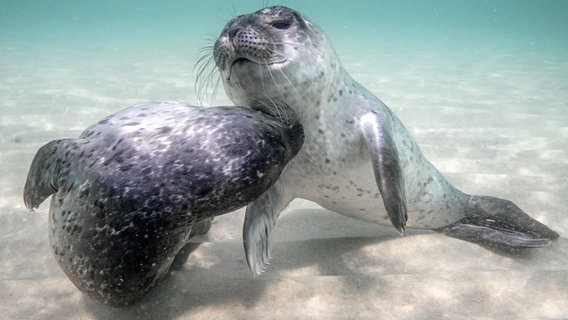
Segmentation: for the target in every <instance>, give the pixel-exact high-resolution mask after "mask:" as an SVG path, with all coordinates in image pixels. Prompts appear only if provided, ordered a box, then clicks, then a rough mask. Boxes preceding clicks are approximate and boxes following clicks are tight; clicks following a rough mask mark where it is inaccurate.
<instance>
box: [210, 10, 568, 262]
mask: <svg viewBox="0 0 568 320" xmlns="http://www.w3.org/2000/svg"><path fill="white" fill-rule="evenodd" d="M213 57H214V59H215V62H216V65H217V68H218V70H219V71H220V73H221V77H222V81H223V85H224V88H225V91H226V93H227V95H228V96H229V97H230V99H231V100H232V101H233V102H234V103H235V104H237V105H251V104H262V103H263V102H266V101H277V102H279V103H282V104H285V105H288V106H290V107H291V108H293V109H294V111H295V112H296V114H298V116H299V119H300V122H301V123H302V125H303V126H304V130H305V143H304V145H303V147H302V149H301V151H300V152H299V154H298V155H297V157H295V158H294V159H293V160H292V161H291V163H290V165H289V170H287V171H286V172H285V173H284V174H283V175H282V176H281V178H280V179H279V180H278V181H277V183H276V184H275V185H274V186H273V187H272V188H270V189H269V190H268V191H267V192H266V193H265V194H264V195H263V196H262V197H261V198H259V199H258V200H257V201H255V202H253V203H252V204H251V205H249V206H248V208H247V212H246V217H245V225H244V234H243V237H244V245H245V250H246V252H247V261H248V262H249V266H250V267H251V269H252V270H253V271H254V272H256V273H259V272H261V271H262V270H263V267H264V265H265V264H266V263H267V261H268V259H269V258H270V234H271V232H272V230H273V228H274V225H275V221H276V220H277V218H278V215H279V214H280V212H281V211H282V210H283V209H284V208H285V207H286V206H287V205H288V203H289V202H290V201H291V200H293V199H294V198H304V199H308V200H312V201H314V202H316V203H318V204H320V205H322V206H323V207H325V208H327V209H330V210H332V211H335V212H337V213H340V214H343V215H346V216H349V217H353V218H356V219H359V220H363V221H369V222H373V223H378V224H382V225H385V224H392V225H394V227H395V228H396V229H397V230H399V231H400V232H401V233H402V231H403V230H404V229H405V227H406V226H408V227H412V228H426V229H432V230H436V231H438V232H442V233H444V234H447V235H449V236H452V237H456V238H460V239H464V240H468V241H475V242H485V243H489V244H493V245H498V246H506V247H540V246H545V245H548V244H549V243H550V241H551V240H552V239H555V238H557V237H558V234H557V233H555V232H554V231H552V230H550V229H549V228H548V227H546V226H545V225H543V224H541V223H539V222H538V221H536V220H534V219H532V218H531V217H529V216H528V215H527V214H526V213H524V212H523V211H522V210H521V209H519V208H518V207H517V206H515V205H514V204H513V203H512V202H510V201H507V200H503V199H498V198H494V197H488V196H475V195H468V194H465V193H463V192H461V191H459V190H457V189H456V188H455V187H453V186H452V185H451V184H450V183H448V181H446V179H445V178H444V177H443V176H442V174H441V173H440V172H439V171H438V170H437V169H436V168H435V167H434V166H433V165H432V164H431V163H430V162H429V161H428V160H427V159H426V158H425V157H424V156H423V154H422V152H421V151H420V148H419V147H418V145H417V144H416V142H415V141H414V139H413V138H412V137H411V135H410V134H409V132H408V131H407V129H406V128H405V127H404V125H403V124H402V122H401V121H400V120H399V119H398V118H397V117H396V115H395V114H394V113H393V112H392V111H391V110H390V109H389V108H388V107H387V106H386V105H385V104H384V103H383V102H382V101H381V100H379V99H378V98H377V97H376V96H374V95H373V94H372V93H371V92H369V91H368V90H367V89H365V88H364V87H363V86H362V85H360V84H359V83H357V82H356V81H355V80H353V79H352V78H351V76H350V75H349V74H348V73H347V71H346V70H345V69H344V68H343V66H342V64H341V62H340V61H339V59H338V58H337V56H336V53H335V50H334V48H333V46H332V44H331V42H330V41H329V39H328V38H327V37H326V35H325V33H324V32H323V31H322V30H321V29H320V28H319V27H318V26H317V25H315V24H314V23H313V22H311V21H310V20H309V19H307V18H306V17H304V16H303V15H302V14H300V13H299V12H296V11H294V10H292V9H289V8H286V7H280V6H277V7H268V8H264V9H262V10H260V11H258V12H255V13H252V14H248V15H243V16H239V17H236V18H234V19H233V20H231V21H230V22H228V23H227V25H226V26H225V28H224V30H223V31H222V32H221V35H220V36H219V38H218V39H217V41H216V43H215V47H214V54H213ZM259 83H260V84H261V85H258V84H259ZM267 216H268V217H270V218H267ZM265 235H268V236H265Z"/></svg>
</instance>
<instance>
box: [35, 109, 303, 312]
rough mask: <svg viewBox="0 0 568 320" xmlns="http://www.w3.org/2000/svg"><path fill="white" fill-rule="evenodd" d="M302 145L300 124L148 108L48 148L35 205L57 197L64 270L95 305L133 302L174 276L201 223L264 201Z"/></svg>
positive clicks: (241, 113) (56, 230)
mask: <svg viewBox="0 0 568 320" xmlns="http://www.w3.org/2000/svg"><path fill="white" fill-rule="evenodd" d="M302 143H303V131H302V127H301V125H300V124H299V123H298V122H297V121H296V120H295V119H294V118H293V117H287V118H279V117H274V116H270V115H267V114H265V113H262V112H260V111H255V110H251V109H245V108H239V107H212V108H199V107H192V106H187V105H183V104H181V103H177V102H150V103H143V104H139V105H135V106H132V107H129V108H126V109H124V110H122V111H120V112H118V113H116V114H114V115H111V116H109V117H107V118H106V119H104V120H102V121H100V122H99V123H97V124H95V125H92V126H91V127H89V128H88V129H86V130H85V131H84V132H83V133H82V134H81V136H80V137H79V138H78V139H63V140H55V141H52V142H49V143H47V144H46V145H44V146H43V147H41V148H40V149H39V151H38V152H37V154H36V155H35V158H34V160H33V162H32V164H31V168H30V171H29V174H28V178H27V181H26V185H25V187H24V201H25V204H26V206H27V207H28V208H29V209H33V208H37V207H38V206H39V204H40V203H41V202H43V201H44V200H45V199H46V198H47V197H48V196H49V195H52V194H53V197H52V200H51V205H50V209H49V211H50V212H49V227H50V233H49V236H50V237H49V238H50V243H51V247H52V250H53V254H54V255H55V257H56V259H57V262H58V263H59V266H60V267H61V268H62V269H63V271H64V272H65V273H66V274H67V276H68V277H69V278H70V279H71V281H72V282H73V283H74V284H75V286H77V287H78V288H79V289H80V290H81V291H82V292H84V293H85V294H87V295H88V296H89V297H90V298H92V299H94V300H96V301H98V302H100V303H103V304H106V305H110V306H124V305H127V304H130V303H132V302H134V301H135V300H137V299H138V298H140V297H141V296H143V295H144V294H145V293H146V292H147V291H148V290H149V289H150V288H151V287H152V286H153V285H154V284H155V283H156V282H157V281H158V280H159V279H160V278H161V277H162V276H163V275H164V274H165V273H166V272H167V270H168V268H169V266H170V264H171V263H172V260H173V258H174V257H175V256H176V254H177V253H178V251H179V250H180V249H181V248H182V247H183V246H184V245H185V244H186V243H187V241H188V238H189V235H190V232H191V230H192V227H193V226H196V225H197V226H198V227H200V228H201V229H202V230H201V232H205V231H206V230H207V227H208V225H209V223H210V222H209V218H211V217H213V216H216V215H220V214H224V213H227V212H230V211H233V210H235V209H237V208H240V207H243V206H245V205H246V204H247V203H249V202H251V201H253V200H255V199H256V198H258V197H259V196H260V195H261V194H262V193H263V192H264V191H266V190H267V189H268V188H269V187H270V186H271V185H272V184H273V183H274V182H275V181H276V179H277V178H278V176H279V175H280V173H281V172H282V170H283V168H284V167H285V165H286V163H287V162H288V161H289V160H290V159H291V158H292V157H293V156H294V155H295V154H296V153H297V152H298V150H299V149H300V146H301V145H302ZM194 230H195V229H194ZM193 233H195V231H194V232H192V234H193ZM188 285H190V284H188Z"/></svg>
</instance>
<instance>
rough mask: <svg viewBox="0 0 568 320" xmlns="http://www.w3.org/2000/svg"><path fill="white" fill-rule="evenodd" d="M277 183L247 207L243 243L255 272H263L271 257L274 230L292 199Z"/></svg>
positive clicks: (247, 257) (250, 265)
mask: <svg viewBox="0 0 568 320" xmlns="http://www.w3.org/2000/svg"><path fill="white" fill-rule="evenodd" d="M277 184H278V182H277V183H276V184H275V185H273V186H272V187H271V188H270V189H268V190H267V191H266V192H265V193H264V194H263V195H262V196H260V198H258V199H257V200H256V201H254V202H253V203H251V204H250V205H249V206H247V209H246V213H245V222H244V225H243V244H244V247H245V255H246V259H247V263H248V266H249V268H250V269H251V271H252V272H253V273H254V274H261V273H262V272H263V271H264V269H265V266H266V265H267V264H268V262H269V260H270V259H271V256H270V249H271V245H272V231H273V230H274V227H275V225H276V220H277V219H278V216H280V212H282V210H284V208H286V206H287V205H288V204H289V203H290V201H292V198H290V197H288V196H284V195H283V194H282V192H281V190H280V188H279V187H278V186H277Z"/></svg>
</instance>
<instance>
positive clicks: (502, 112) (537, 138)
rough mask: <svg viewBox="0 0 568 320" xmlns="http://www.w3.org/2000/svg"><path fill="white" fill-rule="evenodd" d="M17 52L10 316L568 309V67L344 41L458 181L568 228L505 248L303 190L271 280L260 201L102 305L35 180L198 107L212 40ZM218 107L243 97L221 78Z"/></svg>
mask: <svg viewBox="0 0 568 320" xmlns="http://www.w3.org/2000/svg"><path fill="white" fill-rule="evenodd" d="M3 49H4V51H3V53H2V55H3V57H2V59H1V60H0V97H1V99H0V110H1V113H2V116H1V117H0V142H1V143H0V145H1V146H2V152H1V153H0V190H1V193H0V210H1V211H0V310H2V312H1V313H0V318H2V319H141V318H148V319H207V320H211V319H224V318H231V319H443V318H446V319H566V318H568V241H567V240H566V237H567V236H568V215H567V214H566V209H567V208H568V197H567V196H566V194H567V193H568V183H567V178H568V60H563V61H562V60H558V59H550V58H547V57H544V56H542V57H541V56H538V55H534V56H529V57H520V56H509V55H489V54H483V53H479V54H477V55H476V54H472V55H471V56H469V57H456V56H454V57H451V56H448V55H445V56H441V55H437V54H433V53H415V54H409V53H406V54H400V53H396V52H393V53H386V54H382V55H381V56H380V57H379V56H377V55H376V54H372V53H371V52H370V53H369V54H362V53H361V52H362V51H357V52H349V51H348V50H346V49H344V50H339V51H340V54H341V55H342V57H343V62H344V64H345V66H346V68H347V69H348V70H349V71H350V72H351V73H352V75H353V77H354V78H355V79H357V80H358V81H359V82H361V83H363V84H364V85H365V86H366V87H367V88H369V89H370V90H371V91H373V92H374V93H375V94H377V95H378V96H379V97H381V99H382V100H383V101H384V102H385V103H386V104H387V105H389V106H390V107H391V108H392V109H393V110H394V111H395V113H397V115H398V116H399V117H400V118H401V119H402V120H403V122H404V123H405V124H406V126H407V127H408V128H409V130H410V131H411V132H412V134H413V135H414V137H415V138H416V140H417V141H418V143H419V144H420V146H421V147H422V149H423V151H424V153H425V154H426V156H427V157H428V158H429V159H430V160H431V161H432V162H433V163H434V164H435V165H436V166H437V167H438V168H439V169H440V171H441V172H443V173H444V174H445V176H446V177H447V178H448V180H450V181H451V182H452V183H453V184H454V185H456V186H457V187H458V188H460V189H462V190H463V191H465V192H468V193H477V194H487V195H493V196H498V197H502V198H506V199H510V200H512V201H514V202H515V203H516V204H517V205H519V206H520V207H521V208H523V209H524V210H525V211H527V212H528V213H530V214H531V215H532V216H533V217H534V218H536V219H538V220H540V221H541V222H543V223H545V224H547V225H549V226H551V227H552V228H553V229H554V230H556V231H557V232H559V233H560V235H561V238H560V239H559V240H558V241H555V242H554V243H553V244H552V245H551V246H550V247H547V248H544V249H539V250H532V251H527V252H501V251H496V250H491V249H488V248H484V247H481V246H478V245H475V244H471V243H467V242H464V241H460V240H456V239H451V238H448V237H445V236H443V235H439V234H436V233H431V232H425V231H412V230H411V231H410V232H408V234H407V235H406V236H405V237H399V236H397V235H396V234H395V232H394V230H392V228H386V227H380V226H374V225H370V224H365V223H362V222H359V221H355V220H350V219H348V218H345V217H343V216H340V215H338V214H335V213H332V212H329V211H326V210H324V209H321V208H320V207H318V206H317V205H315V204H313V203H310V202H307V201H304V200H296V201H295V202H293V203H292V205H291V207H290V208H289V209H288V210H287V211H285V212H284V213H283V215H282V216H281V218H280V221H279V223H278V227H277V229H276V231H275V239H274V244H273V257H274V259H273V260H272V262H271V265H270V266H269V268H268V269H267V271H266V273H264V274H263V275H262V276H259V277H253V276H252V274H251V273H250V272H249V270H248V267H247V265H246V262H245V258H244V252H243V249H242V240H241V226H242V220H243V211H242V210H239V211H237V212H234V213H231V214H228V215H225V216H221V217H219V218H217V219H216V220H215V223H214V225H213V227H212V229H211V231H210V232H209V234H208V235H206V236H202V237H199V238H196V239H195V241H194V243H192V245H191V247H188V248H187V250H186V252H185V256H187V253H190V254H189V257H188V258H187V260H184V259H178V261H176V264H175V265H174V267H173V268H172V271H171V272H170V274H169V275H168V276H167V277H166V278H165V279H164V281H162V282H161V283H160V284H159V285H158V287H156V288H155V289H154V290H152V291H151V292H150V293H149V294H148V295H147V296H146V297H145V299H144V300H142V301H141V302H140V303H138V304H135V305H133V306H130V307H127V308H124V309H113V308H108V307H104V306H101V305H99V304H97V303H95V302H93V301H90V300H89V299H88V298H86V297H84V296H83V295H82V294H81V293H80V292H79V291H78V290H77V289H76V288H75V287H74V286H73V285H72V283H71V282H70V281H69V280H68V279H67V278H66V276H65V275H64V274H63V272H62V271H61V270H60V269H59V267H58V266H57V264H56V262H55V260H54V259H53V258H52V256H51V251H50V248H49V244H48V232H47V230H48V227H47V211H48V201H46V202H44V203H43V205H42V206H41V207H40V208H39V210H37V212H36V213H30V212H28V211H27V210H26V209H25V207H24V204H23V201H22V188H23V184H24V182H25V177H26V174H27V170H28V168H29V165H30V163H31V160H32V157H33V155H34V154H35V152H36V151H37V149H38V148H39V147H40V146H41V145H43V144H45V143H46V142H48V141H50V140H53V139H60V138H65V137H76V136H78V135H79V134H80V132H81V131H82V130H83V129H85V128H86V127H87V126H88V125H90V124H92V123H94V122H96V121H98V120H100V119H102V118H103V117H105V116H107V115H109V114H111V113H114V112H116V111H118V110H119V109H121V108H123V107H126V106H128V105H131V104H134V103H138V102H141V101H146V100H163V99H168V100H180V101H184V102H187V103H190V104H195V103H197V95H196V93H195V89H194V83H195V77H196V72H195V70H194V68H193V67H194V64H195V62H196V52H197V48H193V47H191V48H187V47H183V46H179V47H177V48H176V50H170V49H168V48H160V49H158V48H152V47H139V48H134V47H128V46H122V45H120V44H116V45H104V46H100V47H97V46H93V47H76V46H73V45H70V46H54V47H48V46H44V47H26V46H12V47H10V46H7V47H5V48H3ZM215 104H218V105H227V104H230V102H229V101H228V99H227V98H226V97H225V95H224V93H223V92H222V88H219V92H218V94H217V99H216V101H215Z"/></svg>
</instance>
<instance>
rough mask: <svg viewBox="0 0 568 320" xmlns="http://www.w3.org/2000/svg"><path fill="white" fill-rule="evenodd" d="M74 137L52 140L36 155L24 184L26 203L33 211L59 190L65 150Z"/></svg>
mask: <svg viewBox="0 0 568 320" xmlns="http://www.w3.org/2000/svg"><path fill="white" fill-rule="evenodd" d="M73 140H74V139H61V140H54V141H51V142H49V143H47V144H45V145H44V146H42V147H41V148H40V149H39V150H38V151H37V153H36V155H35V156H34V160H33V161H32V164H31V166H30V170H29V173H28V178H27V180H26V184H25V186H24V203H25V204H26V207H27V208H28V209H29V210H31V211H33V209H35V208H37V207H39V205H40V204H41V203H42V202H43V201H44V200H45V199H46V198H47V197H49V196H50V195H52V194H54V193H55V192H57V190H58V189H59V186H60V182H61V175H60V174H61V169H62V168H63V167H65V158H64V157H65V152H63V150H65V149H66V148H67V146H68V145H69V144H70V143H71V142H72V141H73Z"/></svg>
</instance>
